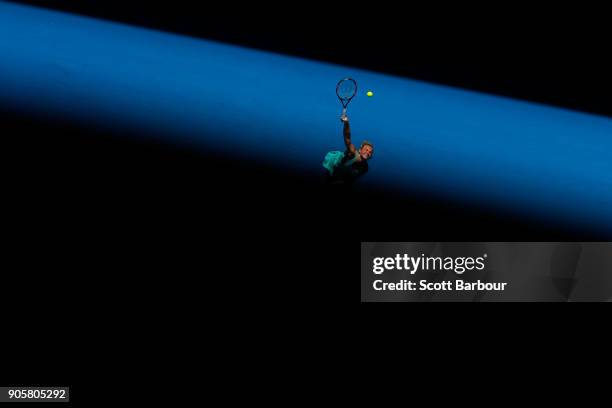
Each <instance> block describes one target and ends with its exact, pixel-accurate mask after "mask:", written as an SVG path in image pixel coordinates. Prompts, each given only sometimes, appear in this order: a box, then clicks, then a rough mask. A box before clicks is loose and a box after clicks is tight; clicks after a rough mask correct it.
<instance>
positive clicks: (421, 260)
mask: <svg viewBox="0 0 612 408" xmlns="http://www.w3.org/2000/svg"><path fill="white" fill-rule="evenodd" d="M486 259H487V254H484V255H483V256H481V257H477V258H474V257H454V258H453V257H440V256H425V255H421V256H418V257H412V256H409V255H408V254H403V255H400V254H397V255H395V257H387V258H383V257H377V258H374V259H373V265H372V272H374V274H376V275H381V274H382V273H384V272H386V271H390V270H398V271H406V272H409V273H410V274H411V275H414V274H416V273H417V272H418V271H453V272H455V273H456V274H457V275H461V274H463V273H464V272H466V271H468V272H469V271H474V270H476V271H482V270H484V269H485V267H486ZM506 285H508V283H507V282H482V281H480V280H477V281H476V282H466V281H464V280H460V279H457V280H455V281H451V280H446V281H442V282H440V281H437V282H428V281H427V280H426V279H422V280H420V281H418V282H415V281H410V280H407V279H402V280H400V281H398V282H384V281H383V280H382V279H376V280H375V281H374V282H373V287H374V290H493V291H496V290H497V291H501V290H505V289H506Z"/></svg>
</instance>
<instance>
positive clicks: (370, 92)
mask: <svg viewBox="0 0 612 408" xmlns="http://www.w3.org/2000/svg"><path fill="white" fill-rule="evenodd" d="M366 95H368V96H374V92H372V91H368V93H366Z"/></svg>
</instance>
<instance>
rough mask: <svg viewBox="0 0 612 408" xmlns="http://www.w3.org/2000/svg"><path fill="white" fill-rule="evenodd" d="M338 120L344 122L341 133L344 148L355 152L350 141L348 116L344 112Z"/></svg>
mask: <svg viewBox="0 0 612 408" xmlns="http://www.w3.org/2000/svg"><path fill="white" fill-rule="evenodd" d="M340 120H342V123H344V129H343V131H342V133H343V135H344V144H345V145H346V149H347V150H349V151H350V152H351V153H355V152H356V151H357V149H355V146H354V145H353V143H352V142H351V126H350V125H349V119H348V116H346V114H344V115H342V116H341V117H340Z"/></svg>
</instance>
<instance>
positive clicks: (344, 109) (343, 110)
mask: <svg viewBox="0 0 612 408" xmlns="http://www.w3.org/2000/svg"><path fill="white" fill-rule="evenodd" d="M342 116H346V108H342Z"/></svg>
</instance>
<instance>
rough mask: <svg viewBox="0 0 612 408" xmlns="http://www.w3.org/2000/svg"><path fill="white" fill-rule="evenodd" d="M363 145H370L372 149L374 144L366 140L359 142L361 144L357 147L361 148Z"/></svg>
mask: <svg viewBox="0 0 612 408" xmlns="http://www.w3.org/2000/svg"><path fill="white" fill-rule="evenodd" d="M363 146H370V147H371V148H372V150H374V145H373V144H372V143H371V142H368V141H367V140H364V141H363V142H361V146H360V147H359V148H360V149H361V148H362V147H363Z"/></svg>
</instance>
